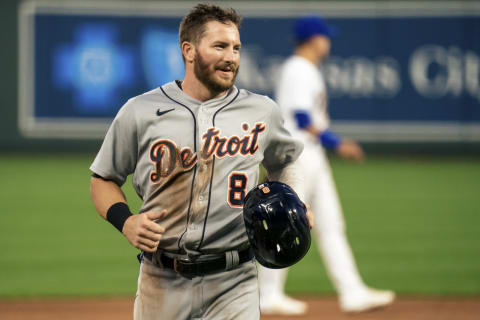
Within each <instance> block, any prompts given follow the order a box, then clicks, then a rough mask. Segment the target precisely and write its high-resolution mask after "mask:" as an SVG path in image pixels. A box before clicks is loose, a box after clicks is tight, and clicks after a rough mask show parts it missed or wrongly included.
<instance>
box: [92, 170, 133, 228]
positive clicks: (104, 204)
mask: <svg viewBox="0 0 480 320" xmlns="http://www.w3.org/2000/svg"><path fill="white" fill-rule="evenodd" d="M90 197H91V198H92V201H93V204H94V206H95V209H97V212H98V213H99V214H100V216H102V217H103V218H104V219H106V218H107V211H108V209H109V208H110V207H111V206H112V205H113V204H115V203H118V202H125V203H126V202H127V201H126V199H125V196H124V194H123V192H122V189H121V188H120V187H119V186H118V185H117V184H116V183H115V182H113V181H106V180H103V179H101V178H95V177H92V179H91V180H90Z"/></svg>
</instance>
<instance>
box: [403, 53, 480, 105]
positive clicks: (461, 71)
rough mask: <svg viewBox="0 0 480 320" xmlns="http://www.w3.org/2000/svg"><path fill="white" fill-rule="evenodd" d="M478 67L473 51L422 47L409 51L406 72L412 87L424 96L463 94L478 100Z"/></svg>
mask: <svg viewBox="0 0 480 320" xmlns="http://www.w3.org/2000/svg"><path fill="white" fill-rule="evenodd" d="M479 65H480V63H479V57H478V55H476V54H475V53H474V52H471V51H467V52H462V50H461V49H460V48H458V47H455V46H452V47H449V48H445V47H442V46H438V45H425V46H422V47H420V48H418V49H417V50H415V51H414V52H413V54H412V56H411V58H410V61H409V66H408V69H409V74H410V79H411V81H412V84H413V87H414V88H415V90H417V92H418V93H419V94H420V95H422V96H424V97H427V98H432V99H436V98H442V97H445V96H447V95H449V96H453V97H459V96H460V95H461V94H462V93H465V92H466V93H468V94H469V95H470V96H472V97H474V98H476V99H478V100H480V85H479V75H480V67H479Z"/></svg>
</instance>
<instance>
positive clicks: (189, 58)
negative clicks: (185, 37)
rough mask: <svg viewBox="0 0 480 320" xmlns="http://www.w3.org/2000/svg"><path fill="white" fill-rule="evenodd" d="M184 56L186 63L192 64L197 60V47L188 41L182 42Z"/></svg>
mask: <svg viewBox="0 0 480 320" xmlns="http://www.w3.org/2000/svg"><path fill="white" fill-rule="evenodd" d="M182 55H183V57H184V58H185V62H187V63H192V62H193V60H194V59H195V45H194V44H193V43H191V42H188V41H184V42H182Z"/></svg>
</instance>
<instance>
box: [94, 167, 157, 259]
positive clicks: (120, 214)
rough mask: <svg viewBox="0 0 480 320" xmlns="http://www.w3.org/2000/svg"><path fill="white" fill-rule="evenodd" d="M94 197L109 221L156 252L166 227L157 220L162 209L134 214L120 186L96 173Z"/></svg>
mask: <svg viewBox="0 0 480 320" xmlns="http://www.w3.org/2000/svg"><path fill="white" fill-rule="evenodd" d="M90 197H91V198H92V201H93V204H94V206H95V209H97V212H98V213H99V214H100V216H101V217H102V218H103V219H105V220H107V221H109V222H110V223H111V224H112V225H113V226H115V228H117V229H118V230H119V231H120V232H122V234H123V235H124V236H125V237H126V238H127V240H128V241H129V242H130V243H131V244H132V245H133V246H134V247H135V248H137V249H140V250H143V251H147V252H155V251H156V250H157V247H158V244H159V241H160V239H161V237H162V234H163V233H164V232H165V229H164V228H163V227H162V226H160V225H158V224H157V223H156V222H155V221H156V220H157V219H160V218H161V217H162V216H163V215H164V214H165V210H164V211H161V212H146V213H144V214H135V215H134V214H132V213H131V212H130V209H129V208H128V204H127V200H126V198H125V195H124V194H123V191H122V189H121V188H120V186H119V185H118V184H117V183H115V182H114V181H112V180H107V179H104V178H102V177H101V176H99V175H97V174H94V175H93V176H92V178H91V180H90Z"/></svg>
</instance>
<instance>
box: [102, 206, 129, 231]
mask: <svg viewBox="0 0 480 320" xmlns="http://www.w3.org/2000/svg"><path fill="white" fill-rule="evenodd" d="M130 216H132V213H131V212H130V209H129V208H128V205H127V204H126V203H125V202H117V203H115V204H113V205H112V206H111V207H110V208H108V211H107V221H108V222H110V223H111V224H112V225H113V226H114V227H115V228H117V230H118V231H120V232H122V230H123V225H124V224H125V221H127V219H128V218H130Z"/></svg>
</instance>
